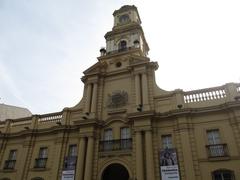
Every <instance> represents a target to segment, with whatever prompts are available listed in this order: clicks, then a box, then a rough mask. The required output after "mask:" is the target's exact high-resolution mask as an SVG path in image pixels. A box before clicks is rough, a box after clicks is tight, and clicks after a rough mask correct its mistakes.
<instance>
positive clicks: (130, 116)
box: [127, 111, 155, 120]
mask: <svg viewBox="0 0 240 180" xmlns="http://www.w3.org/2000/svg"><path fill="white" fill-rule="evenodd" d="M154 114H155V112H154V111H142V112H134V113H129V114H127V118H128V119H130V120H134V119H139V118H141V119H143V118H151V117H154Z"/></svg>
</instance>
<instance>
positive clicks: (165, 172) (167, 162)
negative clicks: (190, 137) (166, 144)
mask: <svg viewBox="0 0 240 180" xmlns="http://www.w3.org/2000/svg"><path fill="white" fill-rule="evenodd" d="M160 171H161V176H162V180H180V175H179V170H178V160H177V152H176V149H174V148H169V149H168V148H167V149H163V150H161V151H160Z"/></svg>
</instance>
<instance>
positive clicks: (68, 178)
mask: <svg viewBox="0 0 240 180" xmlns="http://www.w3.org/2000/svg"><path fill="white" fill-rule="evenodd" d="M74 176H75V170H65V171H62V180H74Z"/></svg>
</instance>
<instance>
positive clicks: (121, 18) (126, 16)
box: [119, 14, 130, 23]
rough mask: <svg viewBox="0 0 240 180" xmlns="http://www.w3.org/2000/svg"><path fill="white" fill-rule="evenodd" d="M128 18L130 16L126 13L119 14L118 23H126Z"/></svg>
mask: <svg viewBox="0 0 240 180" xmlns="http://www.w3.org/2000/svg"><path fill="white" fill-rule="evenodd" d="M129 20H130V18H129V15H128V14H124V15H122V16H120V18H119V22H120V23H127V22H129Z"/></svg>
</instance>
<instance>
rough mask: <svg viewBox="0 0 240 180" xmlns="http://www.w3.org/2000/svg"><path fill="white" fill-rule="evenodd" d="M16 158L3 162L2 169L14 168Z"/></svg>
mask: <svg viewBox="0 0 240 180" xmlns="http://www.w3.org/2000/svg"><path fill="white" fill-rule="evenodd" d="M15 163H16V160H6V161H5V164H4V169H14V167H15Z"/></svg>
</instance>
